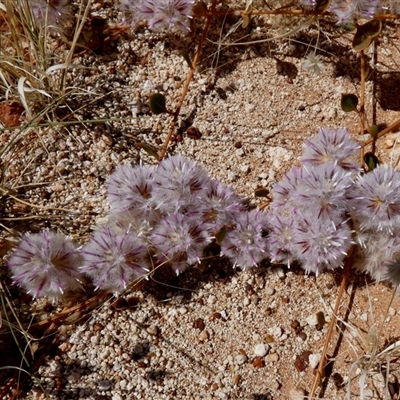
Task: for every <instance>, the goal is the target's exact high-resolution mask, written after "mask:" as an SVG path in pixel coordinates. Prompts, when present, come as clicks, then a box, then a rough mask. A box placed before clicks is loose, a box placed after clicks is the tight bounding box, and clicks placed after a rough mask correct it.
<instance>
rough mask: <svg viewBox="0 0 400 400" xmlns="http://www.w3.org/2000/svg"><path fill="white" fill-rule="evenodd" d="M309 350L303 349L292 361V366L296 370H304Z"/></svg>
mask: <svg viewBox="0 0 400 400" xmlns="http://www.w3.org/2000/svg"><path fill="white" fill-rule="evenodd" d="M310 354H312V353H311V351H308V350H305V351H303V352H302V353H301V354H300V355H299V356H297V357H296V361H295V362H294V366H295V368H296V369H297V371H298V372H302V371H304V370H305V369H306V368H307V367H308V365H309V361H308V357H309V356H310Z"/></svg>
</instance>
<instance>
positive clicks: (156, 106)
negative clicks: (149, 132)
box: [149, 93, 168, 115]
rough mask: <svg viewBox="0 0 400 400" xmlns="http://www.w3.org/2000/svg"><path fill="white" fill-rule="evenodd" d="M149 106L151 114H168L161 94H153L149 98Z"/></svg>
mask: <svg viewBox="0 0 400 400" xmlns="http://www.w3.org/2000/svg"><path fill="white" fill-rule="evenodd" d="M149 106H150V110H151V112H152V113H153V114H156V115H158V114H162V113H165V112H168V111H167V107H166V105H165V96H164V95H163V94H161V93H154V94H152V95H151V96H150V100H149Z"/></svg>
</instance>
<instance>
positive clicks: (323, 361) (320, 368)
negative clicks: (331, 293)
mask: <svg viewBox="0 0 400 400" xmlns="http://www.w3.org/2000/svg"><path fill="white" fill-rule="evenodd" d="M352 253H353V247H351V248H350V251H349V253H348V255H347V258H346V264H345V267H344V271H343V276H342V282H341V284H340V288H339V292H338V295H337V298H336V303H335V308H334V310H333V314H332V318H331V322H330V323H329V329H328V333H327V334H326V339H325V343H324V348H323V349H322V354H321V361H320V362H319V365H318V369H317V371H316V374H315V378H314V382H313V386H312V389H311V393H310V396H309V398H310V399H312V398H314V396H315V392H316V390H317V387H318V385H319V384H320V383H321V381H322V378H323V376H324V368H325V364H326V353H327V352H328V346H329V343H330V340H331V337H332V334H333V329H334V328H335V325H336V319H337V317H336V316H337V315H338V311H339V306H340V302H341V300H342V297H343V292H344V290H345V288H346V282H347V277H348V276H349V271H350V268H351V266H352V261H353V257H352Z"/></svg>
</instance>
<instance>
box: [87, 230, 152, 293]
mask: <svg viewBox="0 0 400 400" xmlns="http://www.w3.org/2000/svg"><path fill="white" fill-rule="evenodd" d="M82 254H83V257H84V262H83V266H82V267H81V268H80V269H81V271H82V273H85V274H86V275H88V276H89V277H90V278H91V279H92V280H93V284H94V285H95V286H96V288H97V289H105V290H111V291H113V292H114V293H121V292H122V291H123V290H125V289H126V288H127V286H128V285H129V284H130V283H132V282H134V281H135V280H138V279H142V278H146V276H147V275H148V273H149V267H148V263H147V260H146V259H147V257H148V252H147V248H146V244H145V243H144V242H143V241H142V240H141V239H140V238H139V237H137V235H135V234H133V233H132V232H131V231H130V230H128V231H126V232H125V233H123V234H121V233H116V232H115V231H114V230H112V229H111V228H110V227H105V228H103V229H102V230H100V231H98V232H96V233H95V234H94V235H93V237H92V238H91V239H90V242H89V243H88V244H87V245H86V246H85V247H84V248H83V249H82Z"/></svg>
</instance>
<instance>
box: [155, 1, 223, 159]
mask: <svg viewBox="0 0 400 400" xmlns="http://www.w3.org/2000/svg"><path fill="white" fill-rule="evenodd" d="M216 4H217V0H213V3H212V5H211V10H210V13H209V14H207V23H206V26H205V27H204V29H203V33H202V35H201V37H200V42H199V46H198V47H197V51H196V54H195V56H194V58H193V61H192V65H191V68H190V70H189V73H188V75H187V77H186V81H185V85H184V87H183V90H182V94H181V98H180V99H179V103H178V106H177V107H176V110H175V112H174V113H173V118H172V121H171V124H170V126H169V130H168V134H167V137H166V138H165V141H164V143H163V145H162V147H161V150H160V154H159V159H160V161H161V160H162V159H163V158H164V157H165V153H166V152H167V149H168V145H169V143H170V141H171V138H172V134H173V132H174V129H175V125H176V122H177V121H178V116H179V114H180V112H181V108H182V106H183V102H184V101H185V98H186V95H187V92H188V90H189V85H190V82H191V81H192V78H193V75H194V72H195V70H196V67H197V64H198V63H199V61H200V55H201V52H202V50H203V46H204V42H205V40H206V37H207V34H208V31H209V29H210V25H211V20H212V17H213V16H214V12H215V6H216Z"/></svg>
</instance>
